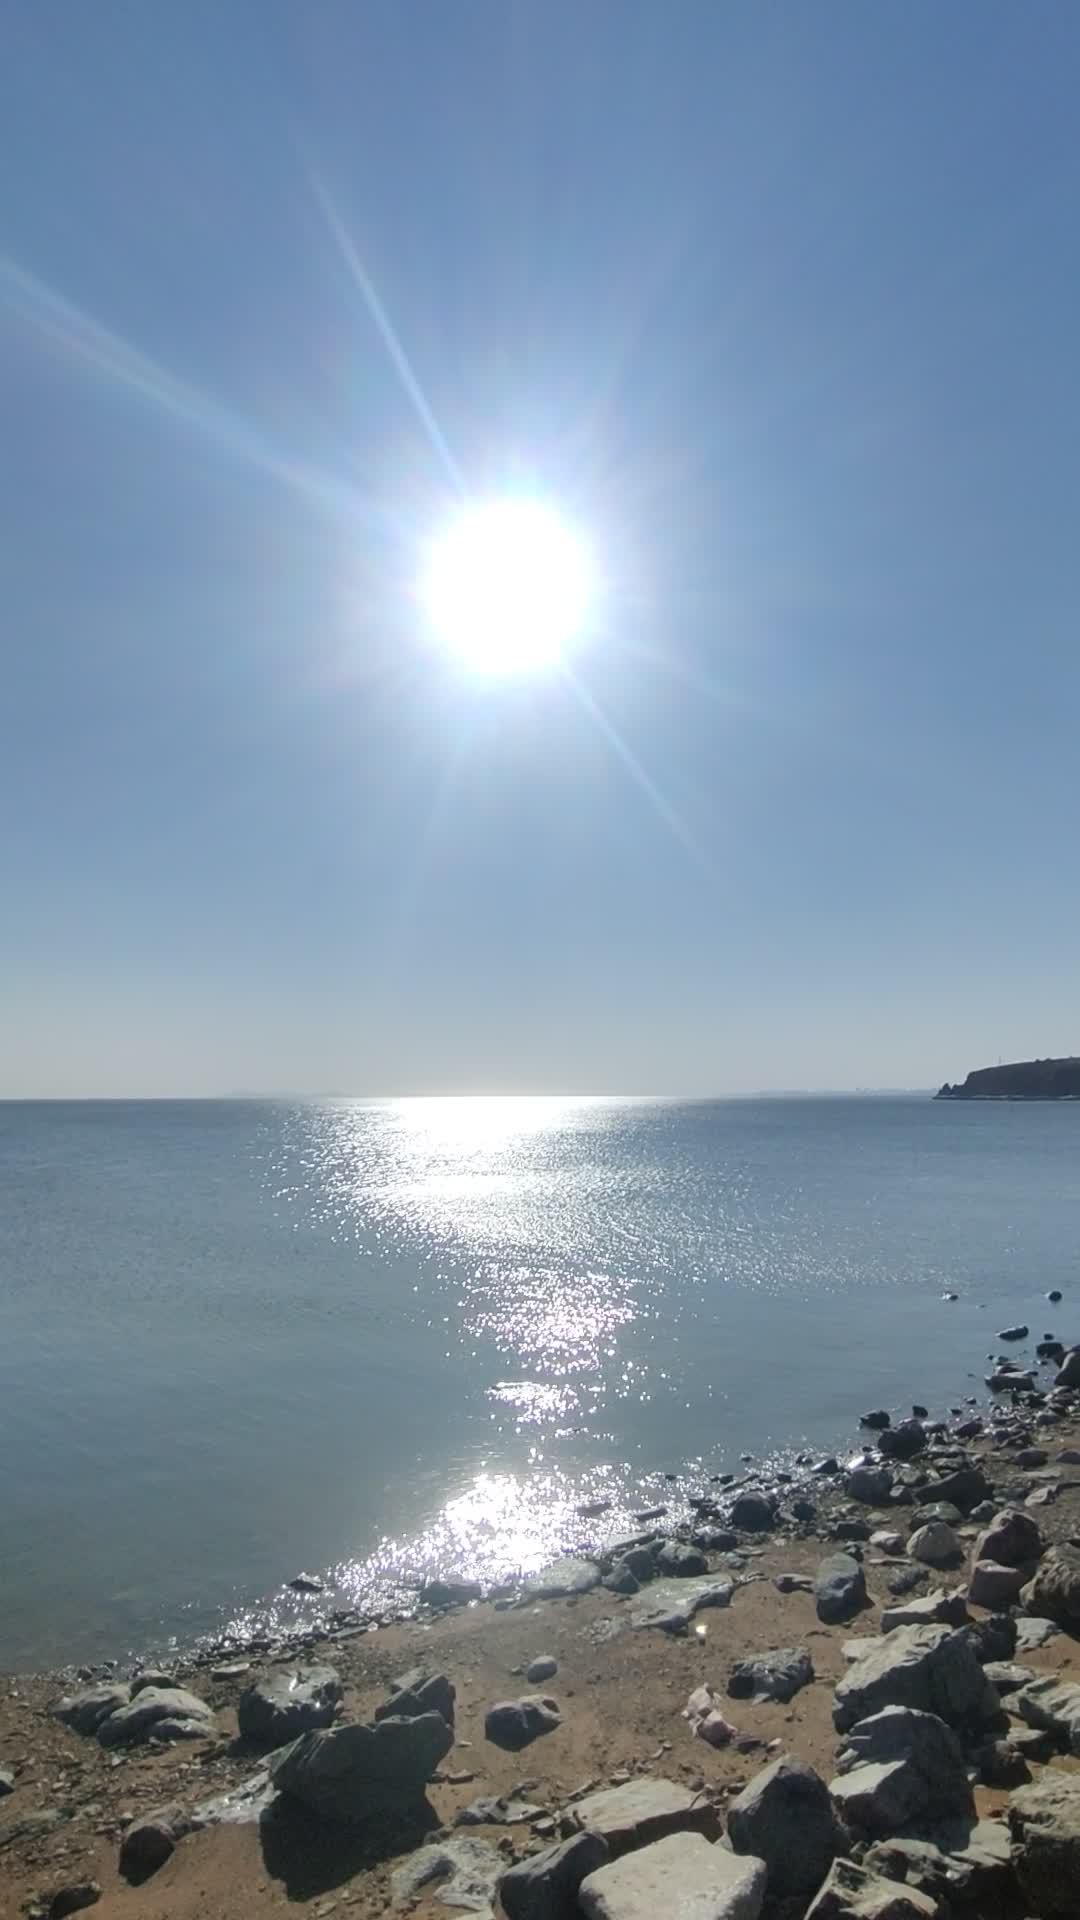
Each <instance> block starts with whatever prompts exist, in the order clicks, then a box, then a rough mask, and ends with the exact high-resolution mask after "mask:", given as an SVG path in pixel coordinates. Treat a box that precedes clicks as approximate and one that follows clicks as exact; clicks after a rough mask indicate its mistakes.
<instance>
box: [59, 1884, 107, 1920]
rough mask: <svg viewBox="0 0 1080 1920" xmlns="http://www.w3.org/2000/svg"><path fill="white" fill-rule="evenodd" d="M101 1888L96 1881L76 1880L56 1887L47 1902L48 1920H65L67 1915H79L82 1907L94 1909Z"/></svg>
mask: <svg viewBox="0 0 1080 1920" xmlns="http://www.w3.org/2000/svg"><path fill="white" fill-rule="evenodd" d="M100 1899H101V1888H100V1886H99V1884H98V1882H97V1881H96V1880H78V1881H75V1882H73V1883H72V1885H71V1886H67V1887H58V1888H57V1890H56V1892H55V1893H54V1894H53V1897H52V1899H51V1900H50V1901H49V1920H67V1915H68V1914H69V1913H81V1912H82V1910H83V1908H84V1907H96V1906H97V1903H98V1901H99V1900H100Z"/></svg>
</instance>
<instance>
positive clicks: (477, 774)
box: [0, 0, 1080, 1095]
mask: <svg viewBox="0 0 1080 1920" xmlns="http://www.w3.org/2000/svg"><path fill="white" fill-rule="evenodd" d="M4 38H5V50H4V60H3V66H2V69H0V179H2V180H3V183H4V184H3V189H2V205H3V218H2V224H0V417H2V426H0V590H2V595H3V615H2V630H0V631H2V640H0V645H2V648H3V696H2V701H0V804H2V810H3V830H2V833H0V902H2V916H3V927H4V937H3V941H2V946H0V954H2V964H0V988H2V992H0V1094H9V1095H11V1094H14V1095H35V1094H76V1095H77V1094H122V1093H146V1094H155V1093H215V1092H227V1091H230V1090H234V1089H244V1090H250V1091H259V1090H264V1089H280V1088H294V1089H297V1090H318V1089H331V1088H333V1089H341V1090H346V1091H358V1092H371V1093H394V1092H412V1091H422V1092H441V1091H461V1092H469V1091H488V1090H490V1091H528V1090H534V1089H535V1090H538V1091H544V1090H558V1091H562V1090H567V1091H595V1092H605V1091H609V1092H617V1091H632V1092H649V1091H671V1092H679V1091H686V1092H717V1093H722V1092H726V1091H741V1090H747V1089H757V1088H777V1087H782V1088H793V1087H825V1086H828V1087H844V1086H854V1085H885V1084H887V1085H910V1086H919V1085H928V1084H931V1083H936V1082H938V1081H940V1080H942V1079H944V1078H948V1079H954V1078H958V1077H961V1076H962V1075H963V1073H964V1072H966V1070H967V1069H968V1068H969V1067H971V1066H975V1065H977V1064H981V1063H984V1062H986V1061H988V1060H993V1059H996V1058H997V1057H998V1056H999V1055H1003V1056H1005V1057H1006V1058H1008V1057H1018V1056H1026V1055H1030V1054H1036V1053H1037V1054H1045V1053H1052V1052H1063V1051H1070V1050H1073V1049H1077V1048H1080V1019H1078V1015H1077V1005H1076V954H1077V951H1078V947H1080V894H1078V891H1077V888H1076V886H1075V884H1074V879H1075V838H1076V814H1077V806H1076V786H1077V771H1076V749H1075V739H1076V717H1077V697H1078V691H1080V650H1078V647H1077V607H1078V598H1080V541H1078V538H1077V508H1078V494H1080V488H1078V465H1080V374H1078V348H1077V342H1078V341H1080V259H1078V249H1080V241H1078V229H1077V220H1076V206H1077V198H1078V187H1080V123H1078V121H1077V116H1076V96H1077V84H1078V80H1080V10H1078V9H1077V8H1075V7H1069V6H1052V5H1047V6H1042V7H1018V6H1015V5H1012V4H1007V3H1006V0H949V4H948V5H942V4H941V3H940V0H910V3H909V4H906V5H904V6H903V7H901V6H895V5H894V6H887V5H876V6H868V5H865V4H863V0H820V4H817V5H814V6H807V5H805V4H803V0H780V3H779V4H776V5H769V6H762V5H751V4H733V3H729V0H676V3H675V4H670V5H667V4H661V3H660V0H587V4H581V0H320V4H319V5H317V6H310V5H305V4H302V3H301V0H175V3H174V0H160V4H157V5H153V6H146V5H139V4H137V3H136V0H94V4H93V5H86V6H76V5H71V4H68V3H67V0H34V4H32V5H31V4H24V5H22V6H19V5H15V6H12V7H9V8H8V9H7V12H6V15H5V30H4ZM521 493H538V494H540V495H541V496H542V497H543V498H545V499H547V500H548V501H550V502H553V503H555V504H556V505H557V506H558V508H559V509H560V511H561V512H562V513H563V514H564V515H565V516H566V518H567V519H568V520H569V521H571V522H572V523H573V524H574V525H576V526H577V527H578V528H580V529H581V531H582V533H583V535H584V536H585V538H586V539H587V542H588V545H589V548H590V551H591V552H592V554H593V555H594V558H595V562H596V565H597V568H598V570H599V573H600V574H601V576H602V586H601V590H600V591H599V592H598V593H597V595H596V598H595V601H594V603H593V610H592V616H591V620H590V625H589V630H588V632H587V633H586V634H585V635H584V636H583V639H582V644H581V645H580V647H579V648H578V649H577V650H576V651H575V652H574V654H573V656H572V658H571V660H570V662H569V665H568V668H567V670H566V671H565V672H564V671H559V670H553V671H548V672H545V673H539V674H535V675H530V676H522V677H520V678H519V679H514V680H488V679H485V678H482V677H478V676H476V675H475V674H472V673H470V672H469V671H468V670H467V669H466V668H465V667H463V666H462V665H461V664H460V663H458V662H456V661H455V660H454V659H453V658H451V657H450V656H448V655H447V653H446V652H445V650H443V649H441V648H440V647H439V646H438V645H437V644H436V643H435V642H434V641H433V638H432V635H431V634H430V632H429V631H428V628H427V623H426V622H425V619H424V618H423V615H422V611H421V610H420V609H419V607H418V603H417V593H416V588H417V581H418V579H419V578H420V577H421V574H422V570H423V564H424V556H425V554H426V552H427V551H428V548H429V545H430V542H431V540H432V538H433V537H434V536H435V534H436V533H437V531H438V529H439V528H440V527H441V526H443V525H445V524H446V522H447V520H448V518H449V517H450V516H452V514H453V513H454V512H455V510H456V509H457V508H458V506H459V504H460V500H461V498H462V496H463V494H464V495H467V496H469V497H473V496H483V497H491V496H494V497H498V496H502V495H506V494H509V495H519V494H521Z"/></svg>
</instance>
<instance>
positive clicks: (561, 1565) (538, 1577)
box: [521, 1555, 600, 1600]
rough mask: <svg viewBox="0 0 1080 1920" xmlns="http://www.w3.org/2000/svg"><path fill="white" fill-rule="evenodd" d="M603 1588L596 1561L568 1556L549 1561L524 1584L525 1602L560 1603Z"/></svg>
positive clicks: (523, 1595)
mask: <svg viewBox="0 0 1080 1920" xmlns="http://www.w3.org/2000/svg"><path fill="white" fill-rule="evenodd" d="M599 1585H600V1568H599V1567H598V1566H597V1564H596V1561H595V1560H585V1559H580V1558H578V1557H577V1556H575V1555H569V1556H567V1557H565V1558H563V1559H561V1560H552V1561H549V1563H548V1565H547V1566H546V1567H541V1568H540V1571H539V1573H533V1574H530V1575H529V1578H528V1579H527V1580H524V1581H523V1582H522V1586H521V1597H522V1599H523V1600H561V1599H563V1598H564V1597H565V1595H567V1594H570V1593H591V1591H592V1589H593V1587H598V1586H599Z"/></svg>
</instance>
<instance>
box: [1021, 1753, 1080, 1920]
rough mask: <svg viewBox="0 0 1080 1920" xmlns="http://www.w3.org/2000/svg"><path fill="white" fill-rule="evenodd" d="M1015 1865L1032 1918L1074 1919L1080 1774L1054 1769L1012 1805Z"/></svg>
mask: <svg viewBox="0 0 1080 1920" xmlns="http://www.w3.org/2000/svg"><path fill="white" fill-rule="evenodd" d="M1008 1817H1009V1832H1010V1834H1011V1835H1012V1844H1013V1864H1014V1867H1015V1870H1016V1877H1017V1879H1018V1881H1019V1883H1020V1891H1021V1893H1022V1894H1023V1896H1024V1901H1025V1907H1024V1911H1025V1912H1027V1913H1037V1914H1040V1915H1042V1916H1045V1920H1074V1916H1075V1914H1076V1890H1077V1888H1078V1887H1080V1775H1077V1774H1075V1773H1063V1772H1062V1771H1061V1770H1060V1769H1054V1770H1051V1771H1049V1772H1047V1773H1044V1774H1043V1776H1042V1778H1041V1779H1039V1780H1036V1781H1034V1782H1033V1783H1032V1785H1031V1786H1030V1787H1021V1788H1020V1789H1019V1790H1018V1791H1017V1792H1016V1793H1014V1794H1013V1795H1012V1798H1011V1799H1010V1801H1009V1816H1008Z"/></svg>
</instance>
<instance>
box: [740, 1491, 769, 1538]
mask: <svg viewBox="0 0 1080 1920" xmlns="http://www.w3.org/2000/svg"><path fill="white" fill-rule="evenodd" d="M731 1524H732V1526H733V1527H737V1528H738V1531H739V1532H740V1533H768V1531H769V1529H770V1528H771V1527H774V1526H775V1525H776V1502H775V1501H774V1500H773V1499H771V1498H770V1496H769V1495H768V1494H765V1493H755V1492H753V1490H752V1489H750V1488H747V1489H746V1490H745V1491H744V1492H742V1493H740V1494H737V1495H736V1497H735V1502H734V1505H733V1506H732V1509H731Z"/></svg>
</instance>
